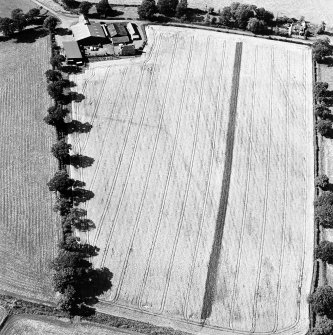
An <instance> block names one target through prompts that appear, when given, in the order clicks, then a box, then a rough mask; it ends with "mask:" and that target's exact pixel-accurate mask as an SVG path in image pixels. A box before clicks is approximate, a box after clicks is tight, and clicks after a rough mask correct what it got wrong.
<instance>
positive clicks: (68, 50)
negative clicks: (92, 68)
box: [63, 41, 82, 63]
mask: <svg viewBox="0 0 333 335" xmlns="http://www.w3.org/2000/svg"><path fill="white" fill-rule="evenodd" d="M63 47H64V50H65V54H66V59H67V63H76V62H82V53H81V50H80V48H79V45H78V43H77V42H76V41H64V42H63Z"/></svg>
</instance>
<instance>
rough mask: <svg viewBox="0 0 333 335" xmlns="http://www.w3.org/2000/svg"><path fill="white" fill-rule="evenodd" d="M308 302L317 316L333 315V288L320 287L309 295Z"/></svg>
mask: <svg viewBox="0 0 333 335" xmlns="http://www.w3.org/2000/svg"><path fill="white" fill-rule="evenodd" d="M308 302H309V304H311V306H312V309H313V311H314V312H315V313H317V314H318V315H321V316H322V315H327V316H332V314H333V288H332V287H331V286H329V285H325V286H320V287H318V288H317V290H316V291H315V292H314V293H312V294H310V295H309V297H308Z"/></svg>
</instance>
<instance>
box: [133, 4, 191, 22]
mask: <svg viewBox="0 0 333 335" xmlns="http://www.w3.org/2000/svg"><path fill="white" fill-rule="evenodd" d="M186 11H187V0H179V1H178V0H158V1H157V4H156V2H155V0H143V1H142V3H141V5H140V6H139V7H138V14H139V17H140V18H141V19H144V20H151V19H152V18H153V17H154V15H155V14H157V13H160V14H163V15H165V16H169V17H172V16H177V17H179V18H180V17H182V16H184V15H186Z"/></svg>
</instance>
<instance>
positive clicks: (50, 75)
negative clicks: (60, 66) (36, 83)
mask: <svg viewBox="0 0 333 335" xmlns="http://www.w3.org/2000/svg"><path fill="white" fill-rule="evenodd" d="M45 76H46V79H47V81H57V80H60V79H62V75H61V72H59V71H56V70H47V71H46V72H45Z"/></svg>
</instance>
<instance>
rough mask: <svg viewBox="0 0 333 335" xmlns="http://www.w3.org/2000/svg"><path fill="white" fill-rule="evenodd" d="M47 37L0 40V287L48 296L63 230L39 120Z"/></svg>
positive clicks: (45, 129) (46, 132) (47, 140)
mask: <svg viewBox="0 0 333 335" xmlns="http://www.w3.org/2000/svg"><path fill="white" fill-rule="evenodd" d="M49 43H50V42H49V37H44V38H39V39H37V40H36V41H35V42H31V43H16V42H14V41H12V40H10V41H7V42H1V43H0V73H1V77H0V109H1V113H0V155H1V162H0V171H1V174H0V184H1V193H0V212H1V218H0V230H1V235H0V269H1V270H0V289H1V290H4V291H7V292H10V293H12V294H19V295H22V296H24V297H27V298H35V299H41V300H50V301H52V300H54V294H53V293H52V285H51V276H50V271H49V269H48V263H49V261H50V260H51V259H53V258H54V256H55V255H56V254H57V243H58V241H59V237H60V236H61V235H60V234H61V230H60V220H59V218H58V217H57V215H56V214H55V213H54V212H53V211H52V206H53V204H52V202H53V200H54V199H53V195H52V194H51V192H49V191H48V188H47V186H46V183H47V181H48V180H49V179H50V177H51V176H52V175H53V174H54V172H55V171H56V170H57V162H56V160H55V159H54V158H53V157H52V155H51V154H50V148H51V145H52V143H53V142H54V141H55V140H56V134H55V132H54V130H53V128H51V127H49V126H47V125H46V124H45V123H44V122H43V117H44V115H45V113H46V109H47V106H49V105H50V104H51V100H50V98H49V96H48V94H47V91H46V80H45V76H44V72H45V71H46V70H47V69H48V68H49V58H50V44H49Z"/></svg>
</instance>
